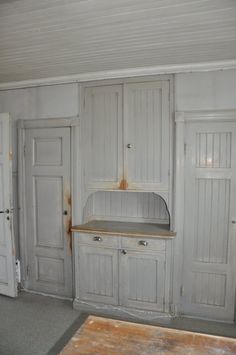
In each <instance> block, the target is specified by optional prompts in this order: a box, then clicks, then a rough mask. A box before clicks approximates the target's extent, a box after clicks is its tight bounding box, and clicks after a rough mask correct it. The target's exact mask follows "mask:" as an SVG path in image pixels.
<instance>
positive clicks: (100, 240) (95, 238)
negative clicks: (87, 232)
mask: <svg viewBox="0 0 236 355" xmlns="http://www.w3.org/2000/svg"><path fill="white" fill-rule="evenodd" d="M93 240H94V241H95V242H102V238H101V237H97V236H96V237H93Z"/></svg>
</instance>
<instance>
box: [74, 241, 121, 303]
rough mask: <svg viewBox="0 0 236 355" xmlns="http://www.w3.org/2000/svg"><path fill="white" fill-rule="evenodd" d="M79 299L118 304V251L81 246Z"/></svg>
mask: <svg viewBox="0 0 236 355" xmlns="http://www.w3.org/2000/svg"><path fill="white" fill-rule="evenodd" d="M79 248H80V249H79V260H78V263H79V264H78V269H79V270H78V274H79V298H80V299H81V300H88V301H94V302H102V303H106V304H113V305H117V304H118V257H117V250H113V249H105V248H98V247H92V246H87V245H80V246H79Z"/></svg>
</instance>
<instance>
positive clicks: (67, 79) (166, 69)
mask: <svg viewBox="0 0 236 355" xmlns="http://www.w3.org/2000/svg"><path fill="white" fill-rule="evenodd" d="M230 69H236V60H226V61H215V62H204V63H188V64H176V65H161V66H154V67H143V68H133V69H122V70H111V71H109V70H108V71H100V72H99V71H98V72H93V73H83V74H77V75H68V76H58V77H51V78H42V79H34V80H25V81H16V82H7V83H0V90H13V89H20V88H29V87H38V86H47V85H60V84H69V83H82V82H88V81H94V80H106V79H120V78H127V77H138V76H148V75H161V74H179V73H190V72H195V73H196V72H205V71H217V70H230Z"/></svg>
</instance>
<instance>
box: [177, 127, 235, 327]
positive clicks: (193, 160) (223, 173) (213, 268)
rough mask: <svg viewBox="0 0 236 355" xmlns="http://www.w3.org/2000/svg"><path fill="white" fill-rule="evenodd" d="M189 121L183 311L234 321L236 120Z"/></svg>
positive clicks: (187, 130)
mask: <svg viewBox="0 0 236 355" xmlns="http://www.w3.org/2000/svg"><path fill="white" fill-rule="evenodd" d="M186 126H187V128H186V160H185V224H184V270H183V313H184V314H187V315H194V316H199V317H206V318H210V319H221V320H225V321H233V320H234V308H235V276H236V262H235V260H236V258H235V254H236V242H235V241H236V224H235V223H236V123H235V122H222V123H221V122H211V123H208V122H206V123H203V122H201V123H189V124H187V125H186Z"/></svg>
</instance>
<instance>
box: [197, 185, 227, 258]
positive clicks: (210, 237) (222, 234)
mask: <svg viewBox="0 0 236 355" xmlns="http://www.w3.org/2000/svg"><path fill="white" fill-rule="evenodd" d="M195 201H196V207H195V217H194V218H195V233H194V260H195V261H199V262H204V263H227V255H228V237H229V233H228V223H229V204H230V180H227V179H226V180H224V179H196V199H195Z"/></svg>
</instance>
